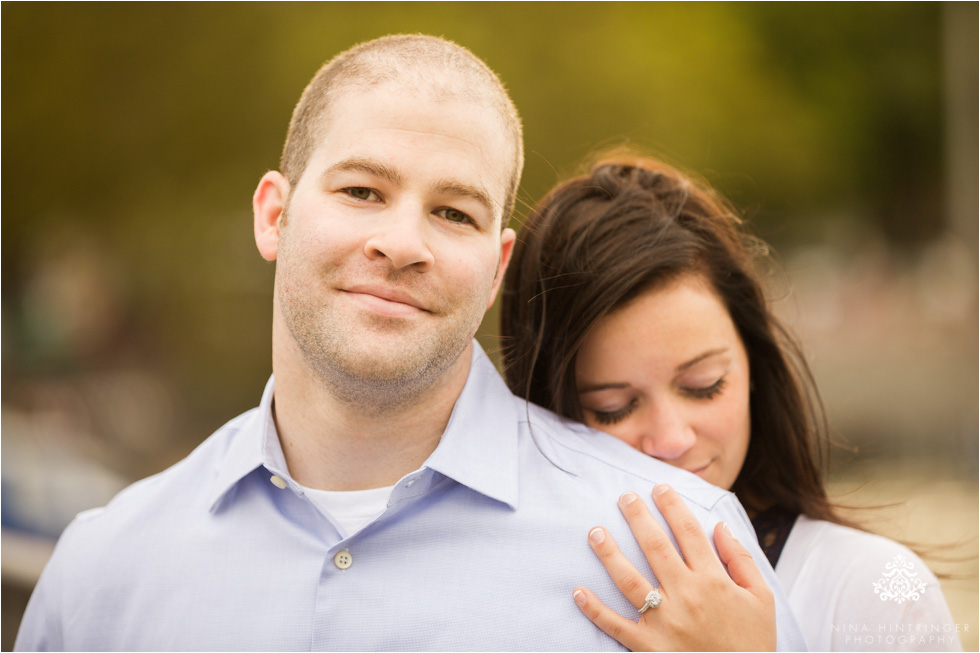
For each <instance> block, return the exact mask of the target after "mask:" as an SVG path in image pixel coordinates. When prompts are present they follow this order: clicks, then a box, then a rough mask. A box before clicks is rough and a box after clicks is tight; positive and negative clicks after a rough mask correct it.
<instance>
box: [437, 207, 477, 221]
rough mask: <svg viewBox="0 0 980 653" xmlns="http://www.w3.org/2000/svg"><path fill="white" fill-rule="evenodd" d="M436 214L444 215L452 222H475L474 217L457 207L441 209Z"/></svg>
mask: <svg viewBox="0 0 980 653" xmlns="http://www.w3.org/2000/svg"><path fill="white" fill-rule="evenodd" d="M436 214H437V215H442V217H444V218H445V219H447V220H449V221H450V222H456V223H464V222H473V219H472V218H470V216H468V215H466V214H465V213H463V212H462V211H458V210H456V209H439V210H438V211H436Z"/></svg>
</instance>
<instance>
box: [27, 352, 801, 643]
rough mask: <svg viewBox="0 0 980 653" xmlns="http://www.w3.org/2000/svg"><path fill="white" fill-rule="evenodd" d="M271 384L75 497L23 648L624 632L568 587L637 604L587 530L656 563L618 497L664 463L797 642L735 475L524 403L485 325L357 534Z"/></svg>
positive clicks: (645, 492) (489, 639)
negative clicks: (736, 548)
mask: <svg viewBox="0 0 980 653" xmlns="http://www.w3.org/2000/svg"><path fill="white" fill-rule="evenodd" d="M273 387H274V382H273V380H272V379H270V381H269V383H268V385H267V386H266V389H265V393H264V395H263V397H262V402H261V404H260V405H259V407H258V408H257V409H253V410H251V411H249V412H247V413H245V414H243V415H240V416H239V417H237V418H235V419H234V420H232V421H231V422H229V423H228V424H226V425H225V426H223V427H222V428H220V429H219V430H218V431H217V432H216V433H215V434H214V435H212V436H211V437H210V438H208V439H207V440H206V441H205V442H204V443H203V444H201V445H200V446H199V447H198V448H197V449H196V450H195V451H194V452H192V453H191V454H190V455H189V456H188V457H187V458H185V459H184V460H183V461H181V462H179V463H177V464H176V465H174V466H173V467H171V468H170V469H168V470H166V471H164V472H162V473H160V474H157V475H156V476H152V477H150V478H147V479H144V480H142V481H140V482H138V483H136V484H134V485H132V486H130V487H129V488H127V489H126V490H124V491H123V492H121V493H120V494H119V495H118V496H117V497H116V498H115V499H113V500H112V501H111V502H110V503H109V505H108V506H106V507H104V508H99V509H96V510H90V511H88V512H85V513H82V514H80V515H78V517H77V518H76V519H75V520H74V521H73V522H72V524H71V525H70V526H69V527H68V528H67V529H66V530H65V532H64V533H63V535H62V536H61V539H60V541H59V542H58V546H57V548H56V549H55V552H54V555H53V557H52V558H51V561H50V562H49V563H48V566H47V568H46V569H45V571H44V574H43V575H42V576H41V580H40V582H39V583H38V586H37V588H36V589H35V591H34V594H33V596H32V597H31V601H30V604H29V605H28V608H27V612H26V614H25V616H24V620H23V623H22V625H21V629H20V632H19V634H18V637H17V644H16V648H17V649H18V650H32V649H35V650H106V651H114V650H131V651H138V650H243V651H244V650H290V651H306V650H330V651H343V650H355V651H381V650H384V651H409V650H431V651H437V650H457V651H467V650H471V651H473V650H479V651H491V650H536V651H550V650H567V651H571V650H591V651H598V650H622V647H621V646H620V645H619V644H618V643H617V642H616V641H615V640H613V639H611V638H609V637H608V636H606V635H605V634H603V633H602V632H601V631H600V630H599V629H598V628H596V627H595V626H593V625H592V623H591V622H590V621H589V620H588V619H587V618H586V617H585V616H583V615H582V614H581V612H579V609H578V608H577V607H576V606H575V603H574V602H573V601H572V589H573V588H574V587H575V586H577V585H584V586H586V587H589V588H590V589H592V590H593V591H595V592H596V593H597V594H598V595H599V597H600V598H601V599H603V600H604V601H605V602H606V604H607V605H609V606H611V607H613V608H614V609H616V610H617V611H619V612H620V613H621V614H623V615H626V616H629V617H630V618H634V619H635V618H637V611H636V608H635V607H634V606H633V605H631V604H630V603H629V602H628V601H627V600H626V599H625V598H624V597H623V596H622V595H621V593H620V592H619V590H618V589H617V588H616V587H615V585H613V583H612V582H611V580H610V579H609V576H608V575H607V574H606V572H605V570H604V569H603V567H602V566H601V564H600V563H599V562H598V560H597V559H596V557H595V555H594V554H593V553H592V550H591V549H590V547H589V545H588V542H587V534H588V532H589V529H591V528H592V527H593V526H596V525H603V526H605V527H606V528H607V529H608V530H609V531H610V532H611V533H612V534H613V536H614V537H615V538H616V540H617V541H618V542H619V543H620V546H621V547H622V548H623V550H624V552H625V553H626V554H627V555H628V556H629V557H630V558H631V559H632V560H633V561H634V562H635V563H636V564H637V565H638V567H639V568H641V569H643V570H645V572H646V573H647V574H648V575H649V576H650V577H652V574H651V573H650V568H649V566H648V565H647V564H646V562H645V561H644V559H643V556H642V554H641V552H640V551H639V548H638V547H637V545H636V543H635V541H634V539H633V537H632V536H631V535H630V532H629V528H628V526H627V525H626V523H625V520H624V519H623V518H622V516H621V515H620V513H619V510H618V508H617V505H616V500H617V498H618V497H619V495H620V494H622V493H623V492H625V491H626V490H633V491H635V492H636V493H637V494H639V495H640V496H641V497H645V498H647V502H648V504H650V505H651V506H652V501H651V500H650V499H649V496H650V490H651V488H652V487H653V485H654V484H655V483H658V482H667V483H670V484H671V485H672V486H673V487H674V488H676V489H677V490H678V492H680V494H681V495H682V496H683V497H684V498H685V499H686V501H687V504H688V506H689V507H690V508H691V509H692V511H694V513H695V515H697V517H698V518H699V519H700V521H701V522H702V524H703V525H704V528H705V530H706V531H708V532H710V531H711V529H712V528H713V526H714V525H715V523H716V522H718V521H725V522H727V523H728V524H729V525H730V526H731V528H732V530H733V531H734V533H735V535H736V537H737V538H738V539H739V541H740V542H742V544H744V545H745V546H747V547H748V548H749V549H750V550H751V551H752V552H753V555H754V556H755V559H756V561H757V563H758V564H759V567H760V568H761V569H762V572H763V574H764V575H765V577H766V579H767V580H768V581H769V583H770V584H771V585H773V587H774V590H775V594H776V609H777V620H778V624H779V632H778V639H779V646H780V648H781V649H784V650H803V649H804V646H805V645H804V641H803V638H802V636H801V635H800V631H799V629H798V627H797V625H796V623H795V621H794V620H793V616H792V614H791V613H790V610H789V607H788V605H787V603H786V600H785V598H784V596H783V594H782V591H781V590H779V589H778V585H777V582H776V578H775V575H774V573H773V571H772V569H771V568H770V567H769V565H768V564H767V563H766V560H765V556H764V555H763V554H762V552H761V551H760V550H759V548H758V546H757V544H756V542H755V537H754V534H753V531H752V527H751V525H750V524H749V521H748V519H747V518H746V516H745V513H744V512H743V510H742V508H741V506H740V505H739V504H738V502H737V501H736V500H735V498H734V496H733V495H732V494H730V493H728V492H725V491H724V490H721V489H718V488H716V487H713V486H711V485H709V484H707V483H705V482H703V481H702V480H701V479H700V478H698V477H696V476H693V475H691V474H688V473H686V472H684V471H681V470H678V469H676V468H674V467H671V466H669V465H666V464H664V463H661V462H659V461H657V460H655V459H653V458H649V457H647V456H645V455H643V454H640V453H638V452H636V451H634V450H633V449H632V448H630V447H629V446H627V445H625V444H623V443H622V442H620V441H619V440H616V439H615V438H612V437H610V436H607V435H605V434H602V433H599V432H597V431H593V430H591V429H588V428H586V427H584V426H581V425H577V424H571V423H567V422H565V421H563V420H560V419H559V418H557V417H556V416H554V415H552V414H551V413H548V412H546V411H544V410H542V409H540V408H538V407H536V406H533V405H527V404H526V403H525V402H524V401H522V400H520V399H518V398H516V397H514V396H513V395H511V393H510V392H509V391H508V390H507V387H506V385H505V384H504V383H503V380H502V379H501V378H500V376H499V375H498V373H497V371H496V370H495V369H494V367H493V365H492V364H491V362H490V361H489V359H487V357H486V355H485V354H484V353H483V351H482V350H481V349H480V348H479V345H476V344H475V343H474V355H473V364H472V367H471V369H470V374H469V378H468V379H467V382H466V386H465V388H464V389H463V392H462V394H461V395H460V397H459V399H458V401H457V402H456V406H455V408H454V410H453V414H452V417H451V419H450V421H449V425H448V426H447V427H446V431H445V433H444V434H443V436H442V440H441V442H440V444H439V446H438V447H437V448H436V450H435V451H434V452H433V453H432V455H431V456H430V457H429V459H428V460H427V461H426V463H425V464H424V465H423V466H422V468H420V469H418V470H416V471H414V472H412V473H411V474H408V475H407V476H405V477H404V478H402V479H401V480H400V481H399V482H398V483H397V484H396V485H395V488H394V490H393V491H392V494H391V497H390V499H389V500H388V507H387V509H386V510H385V512H384V513H383V514H382V515H381V516H379V517H378V518H377V519H375V520H374V521H372V522H371V523H369V524H368V525H367V526H365V527H363V528H362V529H361V530H359V531H358V532H356V533H354V534H353V535H351V536H349V537H346V538H344V537H342V536H341V534H340V531H339V530H338V528H337V525H336V524H335V522H334V521H333V520H332V519H331V518H330V516H329V515H325V514H323V513H321V512H320V511H319V510H318V509H317V508H316V507H315V506H314V504H313V503H312V502H311V501H310V500H309V499H308V498H307V497H306V496H304V494H303V490H302V488H301V487H300V486H299V485H298V484H297V483H296V482H295V481H294V480H293V479H292V478H291V477H290V475H289V472H288V470H287V469H286V464H285V460H284V458H283V454H282V449H281V447H280V444H279V438H278V436H277V434H276V429H275V423H274V422H273V419H272V411H271V405H272V397H273ZM280 486H282V487H280ZM655 514H656V513H655ZM658 517H659V514H658Z"/></svg>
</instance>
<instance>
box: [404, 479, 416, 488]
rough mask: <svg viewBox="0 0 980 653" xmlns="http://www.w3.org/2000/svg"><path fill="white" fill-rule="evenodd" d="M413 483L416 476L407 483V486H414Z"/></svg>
mask: <svg viewBox="0 0 980 653" xmlns="http://www.w3.org/2000/svg"><path fill="white" fill-rule="evenodd" d="M413 485H415V479H414V478H413V479H412V480H410V481H409V482H408V483H406V484H405V487H412V486H413Z"/></svg>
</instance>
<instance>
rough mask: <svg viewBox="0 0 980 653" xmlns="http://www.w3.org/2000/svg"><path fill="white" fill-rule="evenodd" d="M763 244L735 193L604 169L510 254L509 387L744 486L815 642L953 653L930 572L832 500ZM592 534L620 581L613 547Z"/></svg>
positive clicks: (647, 163)
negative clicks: (741, 215)
mask: <svg viewBox="0 0 980 653" xmlns="http://www.w3.org/2000/svg"><path fill="white" fill-rule="evenodd" d="M765 251H766V249H765V247H764V245H763V244H762V243H761V242H759V241H757V240H755V239H752V238H751V237H749V236H748V235H747V234H745V233H744V232H743V231H742V230H741V224H740V220H739V219H738V218H737V217H736V215H735V213H734V212H733V211H732V210H731V209H730V208H729V206H728V205H727V203H726V202H725V201H724V200H722V199H721V198H720V197H718V196H717V195H716V194H715V193H714V192H712V191H711V190H710V189H708V188H707V187H702V186H699V185H698V184H696V183H695V182H694V181H692V180H691V179H689V178H687V177H685V176H683V175H681V174H680V173H679V172H677V171H676V170H674V169H672V168H670V167H669V166H667V165H665V164H663V163H661V162H658V161H655V160H653V159H649V158H640V157H619V158H618V159H613V160H608V161H605V162H602V163H600V164H598V165H596V166H595V167H594V168H593V169H592V171H591V173H590V174H589V175H586V176H583V177H579V178H576V179H572V180H571V181H569V182H566V183H564V184H561V185H559V186H558V187H557V188H555V189H554V190H553V191H551V193H549V195H548V196H547V197H546V198H545V199H544V200H543V201H542V202H541V203H540V204H539V205H538V206H537V207H536V208H535V210H534V212H533V214H532V215H531V216H530V218H529V219H528V220H527V222H526V223H525V226H524V230H523V233H522V235H521V238H520V239H519V242H518V244H517V245H516V247H515V251H514V256H513V260H512V261H511V264H510V268H509V270H508V272H507V275H506V277H505V281H504V294H503V297H504V299H503V303H502V308H501V311H502V336H503V345H504V366H505V374H506V377H507V382H508V384H509V385H510V388H511V390H512V391H513V392H514V393H515V394H517V395H518V396H522V397H526V398H527V399H528V400H529V401H532V402H534V403H536V404H539V405H541V406H544V407H546V408H549V409H551V410H553V411H555V412H557V413H559V414H561V415H563V416H565V417H568V418H571V419H575V420H578V421H581V422H584V423H586V424H588V425H590V426H593V427H595V428H597V429H599V430H602V431H606V432H608V433H610V434H612V435H613V436H615V437H617V438H619V439H621V440H624V441H625V442H627V443H629V444H630V445H632V446H634V447H635V448H637V449H639V450H640V451H643V452H644V453H646V454H648V455H651V456H655V457H657V458H659V459H661V460H663V461H665V462H667V463H670V464H672V465H675V466H679V467H682V468H685V469H687V470H688V471H691V472H692V473H695V474H697V475H699V476H701V477H702V478H704V479H705V480H706V481H708V482H710V483H713V484H715V485H718V486H721V487H724V488H726V489H730V490H731V491H732V492H734V493H735V494H736V495H737V496H738V498H739V500H740V501H741V502H742V504H743V505H744V506H745V508H746V511H747V512H748V513H749V516H750V517H751V518H752V522H753V525H754V526H755V528H756V531H757V534H758V536H759V542H760V544H761V545H762V547H763V550H764V551H765V552H766V555H767V557H768V558H769V561H770V563H771V564H772V565H773V567H774V568H775V570H776V574H777V576H778V577H779V579H780V582H781V584H782V585H783V589H784V590H785V592H786V595H787V597H788V599H789V601H790V605H791V606H792V607H793V610H794V613H795V614H796V617H797V620H798V622H799V623H800V626H801V628H802V630H803V634H804V637H805V638H806V640H807V644H808V646H809V647H810V648H812V649H814V650H821V649H822V650H843V649H847V650H867V649H875V650H882V649H903V648H904V649H914V650H922V649H950V648H953V649H956V648H958V640H957V639H956V636H955V630H954V631H953V633H950V632H948V629H949V626H951V624H952V618H951V616H950V614H949V610H948V608H947V607H946V603H945V600H944V599H943V596H942V593H941V590H940V587H939V583H938V582H937V581H936V579H935V577H934V576H933V575H932V573H931V572H930V571H929V570H928V568H927V567H926V565H925V564H924V563H923V562H922V561H921V560H919V558H918V557H917V556H916V555H915V554H914V553H912V552H911V551H909V550H908V549H907V548H905V547H903V546H902V545H900V544H898V543H895V542H893V541H891V540H887V539H885V538H882V537H879V536H876V535H872V534H870V533H867V532H864V531H862V530H859V529H858V528H856V527H855V525H854V524H852V523H850V522H849V521H847V520H846V519H844V518H843V517H842V516H840V515H839V514H838V512H837V510H836V509H835V507H834V505H833V503H832V502H831V501H830V500H829V498H828V497H827V493H826V491H825V489H824V486H823V481H822V479H821V474H820V463H821V458H822V456H823V455H824V454H825V453H826V443H827V438H826V424H825V420H824V415H823V410H822V406H821V404H820V400H819V397H818V395H817V393H816V389H815V387H814V384H813V379H812V376H811V374H810V372H809V370H808V368H807V365H806V363H805V361H804V358H803V356H802V355H801V353H800V351H799V349H798V348H797V346H796V345H795V344H794V342H793V340H792V339H791V338H790V337H789V335H788V334H787V332H786V331H785V330H784V328H783V327H782V326H781V325H780V324H779V322H778V321H777V320H776V319H775V317H774V316H773V315H772V313H771V312H770V311H769V308H768V306H767V304H766V300H765V297H764V294H763V290H762V285H761V283H760V281H759V278H758V276H757V273H756V272H755V271H754V263H755V262H754V258H756V257H757V256H758V255H761V254H764V253H765ZM658 505H659V502H658ZM624 512H626V510H624ZM627 514H628V513H627ZM628 516H629V514H628ZM644 519H645V520H646V521H642V520H644ZM649 522H652V519H650V518H649V516H646V517H644V516H643V515H639V514H635V515H632V517H631V520H630V524H631V527H633V526H634V523H636V524H638V525H639V524H641V523H649ZM638 527H641V528H642V526H638ZM595 530H597V529H594V531H595ZM594 531H593V532H594ZM634 533H636V528H634ZM600 539H603V538H600ZM716 541H717V533H716ZM590 543H592V544H593V547H594V548H596V550H597V554H599V555H600V558H601V559H602V560H603V563H604V564H606V568H607V569H608V570H610V573H614V574H617V573H618V574H622V573H624V572H623V569H624V566H625V565H626V564H628V563H626V562H625V560H624V559H622V557H621V556H618V557H617V550H616V549H615V545H614V544H612V543H609V542H608V541H606V542H605V543H600V544H599V545H598V546H597V543H596V542H594V541H593V538H592V537H590ZM685 553H686V552H685ZM648 557H649V556H648ZM685 557H687V556H685ZM629 568H630V569H632V567H631V566H630V567H629ZM654 569H655V571H656V567H654ZM896 570H897V571H896ZM634 573H635V572H634ZM657 573H658V575H659V573H660V572H657ZM888 574H891V575H888ZM896 574H897V576H896ZM614 577H615V576H614ZM737 580H738V579H736V581H737ZM903 582H904V583H905V584H904V585H901V586H900V587H899V586H897V585H895V584H896V583H899V584H901V583H903ZM876 583H877V584H876ZM740 584H741V583H740ZM923 587H924V589H923ZM621 588H622V586H621ZM667 591H669V588H668V590H667ZM667 600H668V599H666V598H665V599H664V601H667ZM576 602H577V603H579V604H580V606H581V607H582V608H583V612H585V613H586V615H587V616H589V617H590V618H592V619H593V621H595V622H596V623H597V625H599V626H600V627H602V628H603V629H604V630H606V632H609V630H608V629H609V628H612V629H613V630H615V631H616V633H617V635H618V636H617V639H620V641H621V642H622V643H624V644H626V645H627V646H631V647H634V648H635V647H643V646H644V645H653V644H655V643H656V640H654V639H647V640H642V639H638V638H641V637H642V633H643V632H644V631H643V630H642V628H643V627H644V622H643V621H642V620H641V623H640V624H639V625H638V626H636V627H635V628H631V627H629V625H628V624H626V625H624V624H622V623H618V622H616V621H615V617H614V616H613V615H611V614H610V612H611V611H609V610H608V609H606V608H604V606H601V605H597V604H598V599H597V598H595V597H594V595H591V594H589V593H587V592H584V591H583V592H579V591H577V592H576ZM642 602H643V601H642V600H641V601H640V603H642ZM937 624H938V625H939V626H940V627H943V626H945V627H946V628H945V629H943V628H941V629H940V630H939V631H938V632H936V630H935V628H934V625H937ZM917 628H918V631H917V632H918V635H916V634H915V633H916V629H917ZM922 628H925V631H923V630H922ZM654 630H656V629H654V628H648V629H647V631H649V632H650V633H651V636H652V633H653V631H654ZM626 631H628V633H627V632H626ZM624 633H625V634H628V636H629V638H630V639H629V641H628V642H627V641H624V640H623V639H622V636H623V635H624ZM611 634H612V633H611Z"/></svg>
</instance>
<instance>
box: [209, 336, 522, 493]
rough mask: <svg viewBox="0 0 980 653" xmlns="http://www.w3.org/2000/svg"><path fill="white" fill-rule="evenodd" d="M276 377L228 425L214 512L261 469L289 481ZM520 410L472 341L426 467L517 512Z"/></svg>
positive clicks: (477, 345)
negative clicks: (461, 381)
mask: <svg viewBox="0 0 980 653" xmlns="http://www.w3.org/2000/svg"><path fill="white" fill-rule="evenodd" d="M274 392H275V377H270V378H269V381H268V383H266V386H265V391H264V392H263V393H262V401H261V402H260V403H259V406H258V408H256V409H254V410H251V411H249V412H247V413H245V414H244V415H241V416H240V417H238V418H237V419H235V420H234V421H233V422H232V423H230V424H229V425H228V428H235V427H236V426H237V432H235V433H233V434H232V435H231V437H230V438H229V443H228V445H227V449H226V453H225V456H224V458H223V460H222V463H221V467H220V468H219V469H218V470H216V478H215V483H214V485H213V487H212V494H211V497H209V505H210V508H211V510H212V511H213V510H215V509H216V508H217V506H218V505H219V503H220V502H221V500H222V499H223V498H224V497H225V496H227V495H228V494H229V493H230V491H231V490H232V488H233V487H234V486H235V485H237V483H238V482H239V481H240V480H241V479H243V478H244V477H245V476H247V475H248V474H249V473H251V472H252V471H254V470H255V469H256V468H258V467H260V466H265V467H266V468H267V469H268V470H269V471H270V472H271V473H273V474H275V475H277V476H280V477H282V478H283V479H288V478H289V473H288V470H287V468H286V459H285V456H284V455H283V453H282V445H281V444H280V442H279V435H278V433H277V432H276V424H275V421H274V420H273V417H272V404H273V397H274ZM519 419H520V415H519V411H518V407H517V402H516V400H515V398H514V396H513V395H512V394H511V393H510V390H508V389H507V386H506V384H504V381H503V379H502V378H500V374H499V373H498V372H497V370H496V368H494V366H493V363H491V362H490V359H489V358H488V357H487V355H486V353H484V351H483V348H482V347H481V346H480V345H479V343H477V342H476V341H475V340H474V341H473V356H472V359H471V362H470V371H469V375H468V376H467V379H466V384H465V385H464V386H463V391H462V392H461V393H460V395H459V398H458V399H457V400H456V405H455V406H454V407H453V412H452V415H451V416H450V418H449V424H448V425H447V426H446V430H445V431H444V432H443V434H442V439H441V440H440V442H439V445H438V446H437V447H436V450H435V451H433V452H432V455H431V456H429V459H428V460H427V461H426V462H425V465H424V466H425V467H428V468H430V469H432V470H434V471H436V472H439V473H440V474H443V475H445V476H448V477H449V478H452V479H453V480H455V481H456V482H458V483H461V484H463V485H465V486H467V487H469V488H470V489H472V490H475V491H477V492H479V493H481V494H484V495H486V496H488V497H490V498H492V499H496V500H497V501H501V502H503V503H506V504H507V505H509V506H510V507H511V508H517V497H518V465H517V459H518V448H517V441H518V428H519Z"/></svg>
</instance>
